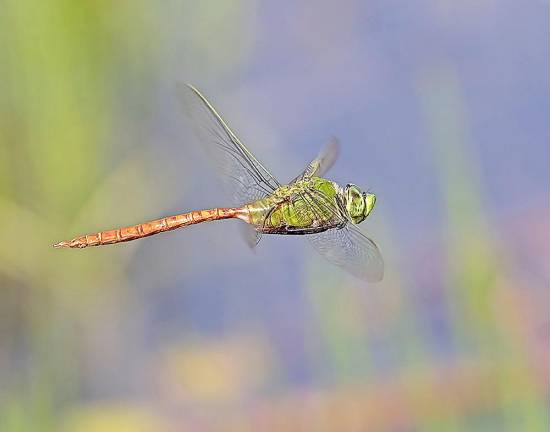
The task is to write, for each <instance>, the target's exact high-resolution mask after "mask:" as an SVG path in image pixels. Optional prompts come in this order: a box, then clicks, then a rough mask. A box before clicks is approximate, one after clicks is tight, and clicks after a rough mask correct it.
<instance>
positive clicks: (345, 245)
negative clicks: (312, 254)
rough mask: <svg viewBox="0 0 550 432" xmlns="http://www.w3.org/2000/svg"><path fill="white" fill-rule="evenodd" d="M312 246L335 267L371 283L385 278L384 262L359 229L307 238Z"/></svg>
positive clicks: (376, 248) (351, 226)
mask: <svg viewBox="0 0 550 432" xmlns="http://www.w3.org/2000/svg"><path fill="white" fill-rule="evenodd" d="M307 238H308V240H309V242H310V243H311V245H312V246H313V247H314V248H315V249H316V250H317V252H319V253H320V254H321V255H322V256H323V257H325V258H326V259H327V260H328V261H330V262H331V263H333V264H336V265H337V266H339V267H342V268H344V269H345V270H346V271H348V272H349V273H351V274H352V275H354V276H356V277H358V278H360V279H364V280H366V281H368V282H378V281H380V280H382V278H383V276H384V261H383V259H382V255H381V254H380V250H379V249H378V247H377V246H376V243H374V241H372V240H371V239H370V238H368V237H367V236H365V235H364V234H363V233H361V231H359V230H358V229H357V228H356V227H355V226H353V225H351V224H346V225H345V226H344V227H342V228H332V229H328V230H326V231H323V232H320V233H317V234H311V235H308V236H307Z"/></svg>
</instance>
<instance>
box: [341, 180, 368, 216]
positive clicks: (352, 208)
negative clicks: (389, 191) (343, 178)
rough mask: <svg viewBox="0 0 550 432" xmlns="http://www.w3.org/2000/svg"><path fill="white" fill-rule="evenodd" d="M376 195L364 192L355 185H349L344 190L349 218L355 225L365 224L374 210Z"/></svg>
mask: <svg viewBox="0 0 550 432" xmlns="http://www.w3.org/2000/svg"><path fill="white" fill-rule="evenodd" d="M375 204H376V195H374V194H372V193H369V192H362V191H361V189H359V188H358V187H357V186H355V185H354V184H351V183H350V184H348V185H347V186H346V188H345V189H344V205H345V208H346V211H347V213H348V216H349V217H350V218H351V220H352V222H353V223H355V224H358V223H361V222H363V221H364V220H365V219H366V218H367V216H368V215H369V214H370V213H371V212H372V210H373V209H374V205H375Z"/></svg>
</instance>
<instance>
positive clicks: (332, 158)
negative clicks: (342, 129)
mask: <svg viewBox="0 0 550 432" xmlns="http://www.w3.org/2000/svg"><path fill="white" fill-rule="evenodd" d="M339 152H340V144H339V142H338V139H337V138H332V139H331V140H330V141H329V142H328V143H327V144H326V145H325V146H324V147H323V149H322V150H321V152H320V153H319V155H318V156H317V157H316V158H315V159H313V160H312V161H311V162H310V163H309V165H308V166H307V168H306V169H305V170H304V171H303V172H302V173H301V174H300V175H299V176H298V177H296V178H295V179H294V180H293V181H292V183H294V182H296V181H298V180H303V179H306V178H309V177H313V176H317V177H322V176H323V175H325V173H326V172H327V171H328V170H329V169H330V168H331V167H332V165H334V162H336V159H338V154H339Z"/></svg>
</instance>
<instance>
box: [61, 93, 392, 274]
mask: <svg viewBox="0 0 550 432" xmlns="http://www.w3.org/2000/svg"><path fill="white" fill-rule="evenodd" d="M178 90H179V93H180V97H181V101H182V105H183V109H184V112H185V114H186V115H187V116H188V117H189V118H190V119H191V121H192V124H193V127H194V128H195V131H196V134H197V137H198V139H199V141H200V142H201V144H202V145H203V147H204V148H205V149H206V151H207V153H209V155H210V156H211V158H212V160H213V161H214V162H215V164H216V167H217V170H218V172H219V173H220V175H221V178H222V182H223V184H224V186H225V188H226V190H227V191H228V192H229V193H230V195H231V198H232V200H233V205H234V207H229V208H221V207H220V208H213V209H209V210H199V211H191V212H187V213H182V214H178V215H175V216H168V217H164V218H161V219H157V220H153V221H150V222H145V223H141V224H137V225H133V226H129V227H126V228H118V229H113V230H107V231H102V232H97V233H94V234H86V235H83V236H79V237H75V238H73V239H72V240H68V241H61V242H59V243H56V244H54V245H53V246H54V247H56V248H86V247H89V246H101V245H108V244H114V243H121V242H126V241H131V240H136V239H140V238H143V237H148V236H151V235H154V234H158V233H161V232H165V231H172V230H175V229H178V228H183V227H186V226H189V225H194V224H198V223H201V222H208V221H215V220H222V219H232V218H236V219H240V220H241V221H243V222H245V224H243V229H244V233H245V235H246V239H247V241H248V243H249V245H250V246H252V247H254V246H255V245H257V244H258V242H259V241H260V238H261V236H262V235H263V234H283V235H304V236H305V237H306V238H307V239H308V240H309V241H310V243H311V244H312V245H313V247H314V248H315V249H316V250H317V251H318V252H319V253H320V254H321V255H322V256H324V257H325V258H326V259H327V260H328V261H330V262H331V263H333V264H335V265H337V266H340V267H342V268H344V269H345V270H346V271H348V272H349V273H351V274H352V275H354V276H356V277H358V278H361V279H364V280H367V281H369V282H377V281H380V280H381V279H382V277H383V274H384V262H383V259H382V256H381V254H380V251H379V249H378V247H377V246H376V243H375V242H374V241H373V240H371V239H370V238H368V237H367V236H365V235H364V234H363V233H362V232H361V231H360V230H359V229H358V227H357V225H358V224H360V223H361V222H363V221H364V220H365V219H366V218H367V217H368V216H369V215H370V214H371V212H372V210H373V209H374V206H375V204H376V195H375V194H373V193H370V192H363V191H362V190H361V189H359V187H357V186H356V185H354V184H351V183H350V184H347V185H346V186H340V185H339V184H337V183H336V182H333V181H331V180H328V179H326V178H324V175H325V173H326V172H327V171H328V170H329V169H330V167H331V166H332V165H333V164H334V162H335V161H336V158H337V156H338V149H339V144H338V142H337V140H335V139H333V140H332V141H330V142H329V143H328V144H327V145H326V146H325V147H324V148H323V150H322V151H321V152H320V154H319V155H318V156H317V157H316V158H315V159H314V160H312V161H311V162H310V163H309V165H308V166H307V167H306V169H305V170H304V171H303V172H302V173H301V174H300V175H299V176H297V177H296V178H295V179H294V180H292V181H291V182H290V183H288V184H281V183H279V181H278V180H277V179H276V178H275V177H274V176H273V175H272V174H271V173H270V172H269V171H268V170H267V168H265V166H264V165H262V163H260V162H259V161H258V159H257V158H256V157H255V156H254V155H253V154H252V153H251V152H250V150H248V148H247V147H245V145H244V144H243V143H242V142H241V141H240V140H239V138H237V136H236V135H235V134H234V133H233V131H232V130H231V129H230V128H229V126H228V125H227V123H226V122H225V121H224V120H223V119H222V117H221V116H220V114H218V112H217V111H216V109H215V108H214V107H213V106H212V105H211V104H210V102H209V101H208V100H207V99H206V98H205V97H204V96H203V95H202V94H201V92H200V91H199V90H197V89H196V88H195V87H193V86H192V85H189V84H186V85H181V86H180V87H179V88H178Z"/></svg>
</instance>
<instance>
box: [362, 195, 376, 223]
mask: <svg viewBox="0 0 550 432" xmlns="http://www.w3.org/2000/svg"><path fill="white" fill-rule="evenodd" d="M364 197H365V202H366V206H365V218H366V217H367V216H368V215H369V214H370V213H371V212H372V210H373V209H374V206H375V205H376V195H375V194H372V193H368V192H367V193H365V194H364Z"/></svg>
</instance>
